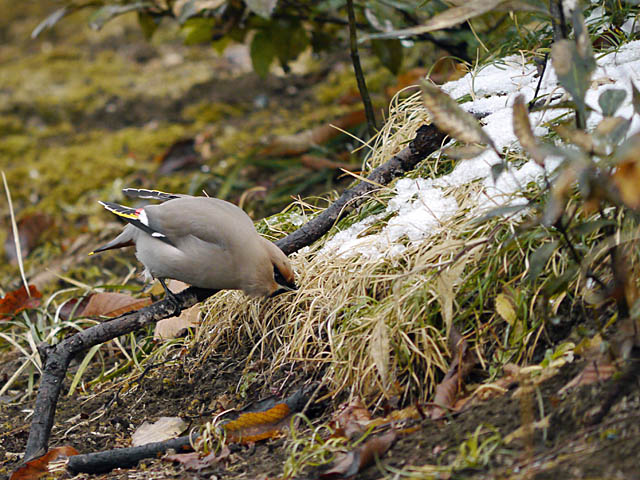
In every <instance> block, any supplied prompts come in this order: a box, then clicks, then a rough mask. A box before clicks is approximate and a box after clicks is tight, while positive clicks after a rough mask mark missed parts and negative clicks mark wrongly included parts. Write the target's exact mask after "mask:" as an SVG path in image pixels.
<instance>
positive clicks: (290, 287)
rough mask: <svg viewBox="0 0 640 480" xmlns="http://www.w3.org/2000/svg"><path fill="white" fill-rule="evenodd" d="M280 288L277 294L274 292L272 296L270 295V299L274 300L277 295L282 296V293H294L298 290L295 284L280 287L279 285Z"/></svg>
mask: <svg viewBox="0 0 640 480" xmlns="http://www.w3.org/2000/svg"><path fill="white" fill-rule="evenodd" d="M278 286H279V287H280V288H278V289H277V290H276V291H275V292H273V293H272V294H271V295H269V298H273V297H275V296H277V295H280V294H281V293H286V292H294V291H296V290H298V286H297V285H295V284H289V285H280V284H278Z"/></svg>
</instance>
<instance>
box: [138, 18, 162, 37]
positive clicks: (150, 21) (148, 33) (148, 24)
mask: <svg viewBox="0 0 640 480" xmlns="http://www.w3.org/2000/svg"><path fill="white" fill-rule="evenodd" d="M161 19H162V17H159V16H157V15H150V14H148V13H147V12H138V25H140V29H141V30H142V33H143V35H144V38H146V39H147V40H151V37H153V33H154V32H155V31H156V29H157V28H158V25H159V24H160V21H161Z"/></svg>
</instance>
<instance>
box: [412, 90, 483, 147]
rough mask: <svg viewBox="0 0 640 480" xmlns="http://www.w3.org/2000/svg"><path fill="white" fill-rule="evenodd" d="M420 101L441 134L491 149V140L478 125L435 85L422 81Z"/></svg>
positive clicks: (472, 117)
mask: <svg viewBox="0 0 640 480" xmlns="http://www.w3.org/2000/svg"><path fill="white" fill-rule="evenodd" d="M421 88H422V100H423V102H424V105H425V107H426V109H427V111H428V112H429V115H430V116H431V119H432V120H433V123H434V124H435V125H436V126H437V127H438V128H439V129H440V130H442V131H443V132H445V133H447V134H448V135H451V136H452V137H453V138H455V139H456V140H459V141H461V142H465V143H485V144H487V145H490V146H492V147H493V142H492V141H491V138H489V136H488V135H487V134H486V133H485V131H484V130H483V129H482V126H481V125H480V123H479V122H478V121H477V120H476V119H475V118H474V116H473V115H471V114H470V113H468V112H465V111H464V110H463V109H462V108H460V106H459V105H458V104H457V102H456V101H455V100H454V99H453V98H451V97H450V96H449V95H447V94H446V93H444V92H443V91H442V90H440V89H439V88H438V87H436V86H435V85H433V84H431V83H430V82H428V81H426V80H424V81H423V82H422V84H421Z"/></svg>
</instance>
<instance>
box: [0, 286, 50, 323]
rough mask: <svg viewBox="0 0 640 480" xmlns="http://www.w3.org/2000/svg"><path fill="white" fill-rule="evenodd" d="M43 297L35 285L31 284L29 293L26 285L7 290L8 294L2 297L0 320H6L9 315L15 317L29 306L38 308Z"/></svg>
mask: <svg viewBox="0 0 640 480" xmlns="http://www.w3.org/2000/svg"><path fill="white" fill-rule="evenodd" d="M41 298H42V294H41V293H40V292H39V291H38V289H37V288H36V287H35V286H34V285H29V295H28V294H27V290H26V289H25V288H24V286H22V287H20V288H19V289H17V290H13V291H11V292H7V294H6V295H5V296H4V297H3V298H1V299H0V320H2V319H4V320H6V319H7V318H8V317H13V316H15V315H17V314H18V313H20V312H21V311H23V310H27V309H29V308H38V307H39V306H40V303H41V302H40V299H41Z"/></svg>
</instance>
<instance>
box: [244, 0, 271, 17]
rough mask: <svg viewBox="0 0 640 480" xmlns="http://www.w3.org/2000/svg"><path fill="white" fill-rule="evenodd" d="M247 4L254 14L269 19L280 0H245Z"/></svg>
mask: <svg viewBox="0 0 640 480" xmlns="http://www.w3.org/2000/svg"><path fill="white" fill-rule="evenodd" d="M245 3H246V4H247V7H248V8H249V10H251V11H252V12H253V13H255V14H256V15H260V16H261V17H263V18H267V19H269V18H271V14H272V13H273V11H274V10H275V8H276V5H277V3H278V0H245Z"/></svg>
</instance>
